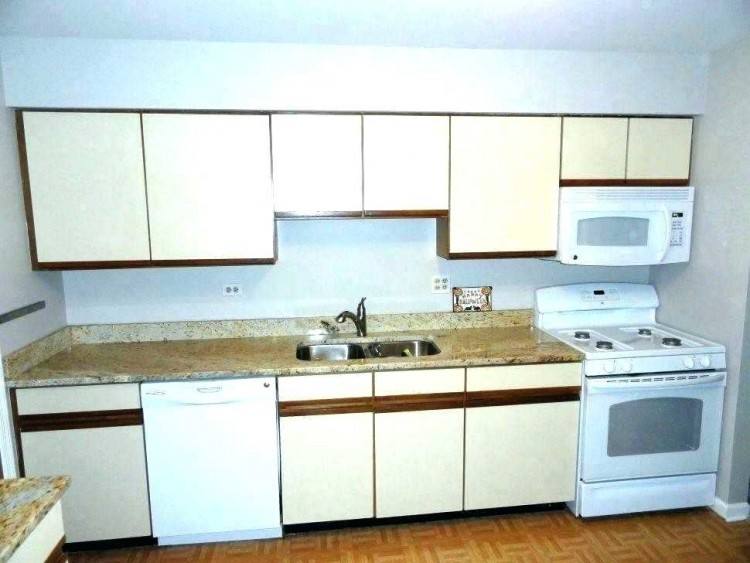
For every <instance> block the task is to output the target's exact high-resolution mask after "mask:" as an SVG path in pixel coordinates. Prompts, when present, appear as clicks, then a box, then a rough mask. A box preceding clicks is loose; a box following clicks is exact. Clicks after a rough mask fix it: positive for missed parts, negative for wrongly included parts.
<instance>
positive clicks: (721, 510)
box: [711, 497, 750, 522]
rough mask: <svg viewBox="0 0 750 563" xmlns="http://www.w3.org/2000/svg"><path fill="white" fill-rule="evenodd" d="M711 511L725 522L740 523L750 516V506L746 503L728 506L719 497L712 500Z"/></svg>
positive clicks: (734, 503) (735, 503)
mask: <svg viewBox="0 0 750 563" xmlns="http://www.w3.org/2000/svg"><path fill="white" fill-rule="evenodd" d="M711 510H713V511H714V512H715V513H716V514H718V515H719V516H721V517H722V518H723V519H724V520H726V521H727V522H741V521H742V520H747V518H748V516H750V504H748V503H746V502H733V503H731V504H728V503H726V502H724V501H723V500H721V499H720V498H719V497H716V499H715V500H714V504H713V506H712V507H711Z"/></svg>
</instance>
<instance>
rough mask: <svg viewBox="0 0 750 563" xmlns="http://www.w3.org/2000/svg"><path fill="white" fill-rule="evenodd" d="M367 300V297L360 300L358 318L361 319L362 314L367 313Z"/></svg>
mask: <svg viewBox="0 0 750 563" xmlns="http://www.w3.org/2000/svg"><path fill="white" fill-rule="evenodd" d="M365 299H367V297H363V298H362V299H360V300H359V305H357V316H358V317H361V316H362V314H363V313H365V312H366V309H365Z"/></svg>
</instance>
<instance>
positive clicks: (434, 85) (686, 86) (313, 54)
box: [0, 37, 706, 114]
mask: <svg viewBox="0 0 750 563" xmlns="http://www.w3.org/2000/svg"><path fill="white" fill-rule="evenodd" d="M0 49H2V53H3V67H4V71H5V74H6V84H5V89H6V97H7V100H8V104H9V105H11V106H14V107H57V108H97V107H104V108H173V109H183V108H188V109H195V108H201V109H276V110H283V109H290V110H350V111H432V112H498V113H525V112H526V113H534V112H541V113H630V114H699V113H702V112H703V107H704V94H705V78H706V65H705V62H706V61H705V59H704V57H703V56H701V55H699V54H666V53H634V52H593V51H552V50H547V51H523V50H505V51H501V50H484V49H420V48H398V47H343V46H322V45H292V44H279V43H276V44H272V43H267V44H262V43H255V44H250V43H229V42H224V43H223V42H195V41H193V42H189V41H171V42H170V41H139V40H96V39H75V38H65V39H62V38H58V39H49V38H48V39H44V38H20V37H8V38H4V39H3V40H2V43H0Z"/></svg>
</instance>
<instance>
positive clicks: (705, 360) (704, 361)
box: [701, 356, 711, 368]
mask: <svg viewBox="0 0 750 563" xmlns="http://www.w3.org/2000/svg"><path fill="white" fill-rule="evenodd" d="M701 366H702V367H704V368H707V367H710V366H711V356H701Z"/></svg>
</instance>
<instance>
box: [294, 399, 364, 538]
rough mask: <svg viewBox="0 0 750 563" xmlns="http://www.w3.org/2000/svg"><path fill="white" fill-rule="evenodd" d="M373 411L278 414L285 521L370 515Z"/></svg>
mask: <svg viewBox="0 0 750 563" xmlns="http://www.w3.org/2000/svg"><path fill="white" fill-rule="evenodd" d="M372 416H373V415H372V413H370V412H365V413H347V414H330V415H326V414H321V415H313V416H290V417H282V418H281V423H280V432H281V490H282V492H281V500H282V514H283V522H284V524H301V523H307V522H326V521H335V520H353V519H356V518H372V516H373V456H372Z"/></svg>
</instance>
